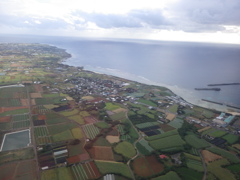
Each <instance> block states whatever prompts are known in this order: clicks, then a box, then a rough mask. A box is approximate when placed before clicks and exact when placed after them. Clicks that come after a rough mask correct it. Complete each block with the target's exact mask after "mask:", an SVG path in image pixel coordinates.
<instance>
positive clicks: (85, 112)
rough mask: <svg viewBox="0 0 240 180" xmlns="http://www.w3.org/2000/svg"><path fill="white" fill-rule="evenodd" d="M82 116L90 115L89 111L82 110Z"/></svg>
mask: <svg viewBox="0 0 240 180" xmlns="http://www.w3.org/2000/svg"><path fill="white" fill-rule="evenodd" d="M79 114H80V115H81V116H82V117H86V116H90V114H89V113H88V112H87V111H80V113H79Z"/></svg>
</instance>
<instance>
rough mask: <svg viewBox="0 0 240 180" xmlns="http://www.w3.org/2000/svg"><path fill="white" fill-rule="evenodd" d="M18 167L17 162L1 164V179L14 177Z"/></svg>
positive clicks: (6, 179) (7, 179) (5, 179)
mask: <svg viewBox="0 0 240 180" xmlns="http://www.w3.org/2000/svg"><path fill="white" fill-rule="evenodd" d="M16 168H17V163H11V164H7V165H2V166H0V179H1V180H9V179H13V176H14V174H13V172H14V171H15V169H16Z"/></svg>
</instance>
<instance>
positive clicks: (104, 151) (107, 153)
mask: <svg viewBox="0 0 240 180" xmlns="http://www.w3.org/2000/svg"><path fill="white" fill-rule="evenodd" d="M89 152H90V153H91V156H92V158H93V159H96V160H105V161H114V156H113V151H112V148H111V147H106V146H93V147H92V148H91V149H90V150H89Z"/></svg>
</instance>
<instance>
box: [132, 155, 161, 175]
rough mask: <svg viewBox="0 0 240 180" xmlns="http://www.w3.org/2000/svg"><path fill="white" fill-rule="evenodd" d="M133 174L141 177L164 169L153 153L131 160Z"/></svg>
mask: <svg viewBox="0 0 240 180" xmlns="http://www.w3.org/2000/svg"><path fill="white" fill-rule="evenodd" d="M133 169H134V172H135V174H137V175H138V176H142V177H148V176H152V175H154V174H157V173H160V172H162V171H163V170H164V165H163V164H162V163H160V162H158V161H157V159H156V158H155V156H154V155H152V156H147V157H140V158H137V159H135V160H134V161H133Z"/></svg>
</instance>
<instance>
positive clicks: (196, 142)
mask: <svg viewBox="0 0 240 180" xmlns="http://www.w3.org/2000/svg"><path fill="white" fill-rule="evenodd" d="M185 141H186V142H187V143H188V144H189V145H191V146H192V147H194V148H196V149H202V148H206V147H209V146H210V144H209V143H208V142H207V141H206V140H204V139H200V138H198V137H197V136H196V135H187V136H185Z"/></svg>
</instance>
